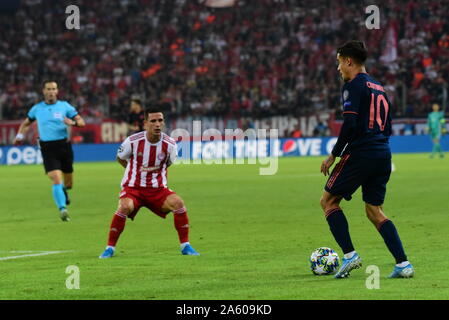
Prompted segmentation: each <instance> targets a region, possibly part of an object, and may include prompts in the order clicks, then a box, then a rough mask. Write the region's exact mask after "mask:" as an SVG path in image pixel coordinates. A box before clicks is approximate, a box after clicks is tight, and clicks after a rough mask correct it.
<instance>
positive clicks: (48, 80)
mask: <svg viewBox="0 0 449 320" xmlns="http://www.w3.org/2000/svg"><path fill="white" fill-rule="evenodd" d="M52 82H54V83H56V84H58V82H57V81H55V80H53V79H46V80H44V81H42V89H45V85H46V84H47V83H52Z"/></svg>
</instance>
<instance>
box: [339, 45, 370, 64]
mask: <svg viewBox="0 0 449 320" xmlns="http://www.w3.org/2000/svg"><path fill="white" fill-rule="evenodd" d="M337 53H338V54H340V56H342V57H345V58H352V59H353V60H354V62H355V63H357V64H364V63H365V61H366V58H367V57H368V51H367V50H366V46H365V44H364V43H363V42H362V41H357V40H351V41H348V42H346V43H345V44H344V45H342V46H341V47H339V48H338V49H337Z"/></svg>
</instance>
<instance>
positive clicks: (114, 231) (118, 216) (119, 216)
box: [108, 212, 126, 247]
mask: <svg viewBox="0 0 449 320" xmlns="http://www.w3.org/2000/svg"><path fill="white" fill-rule="evenodd" d="M125 223H126V215H124V214H123V213H120V212H116V213H115V214H114V217H113V218H112V222H111V229H110V230H109V239H108V246H111V247H115V245H116V244H117V241H118V238H119V237H120V234H121V233H122V231H123V229H125Z"/></svg>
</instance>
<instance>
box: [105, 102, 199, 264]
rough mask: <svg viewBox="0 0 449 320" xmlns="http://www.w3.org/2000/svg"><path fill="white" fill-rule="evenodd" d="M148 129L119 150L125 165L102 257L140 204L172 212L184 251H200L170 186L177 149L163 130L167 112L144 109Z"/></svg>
mask: <svg viewBox="0 0 449 320" xmlns="http://www.w3.org/2000/svg"><path fill="white" fill-rule="evenodd" d="M144 124H145V131H142V132H139V133H136V134H133V135H131V136H129V137H128V138H126V140H125V141H124V142H123V143H122V145H121V146H120V148H119V150H118V153H117V161H118V162H119V163H120V164H121V165H122V166H123V167H124V168H126V170H125V174H124V176H123V179H122V184H121V185H122V190H121V192H120V201H119V205H118V209H117V212H116V213H115V214H114V216H113V218H112V223H111V228H110V230H109V239H108V245H107V247H106V250H105V251H104V252H103V254H102V255H101V256H100V258H111V257H112V256H113V255H114V251H115V245H116V244H117V241H118V238H119V237H120V234H121V233H122V231H123V229H124V228H125V222H126V218H130V219H134V217H135V216H136V214H137V212H138V211H139V209H140V208H141V207H147V208H148V209H150V210H151V211H153V212H154V213H155V214H157V215H158V216H160V217H162V218H164V219H165V217H166V215H167V214H168V213H169V212H171V211H172V212H173V216H174V222H175V229H176V231H177V232H178V236H179V241H180V243H181V253H182V254H183V255H199V253H198V252H196V251H195V249H193V247H192V246H191V245H190V243H189V219H188V217H187V210H186V208H185V206H184V201H183V200H182V199H181V197H180V196H178V195H177V194H176V193H175V192H173V191H172V190H170V189H169V188H167V168H168V167H169V166H170V165H171V164H172V163H173V162H174V161H175V159H176V157H177V153H178V149H177V146H176V142H175V140H173V139H172V138H170V137H169V136H168V135H166V134H165V133H163V132H162V131H163V129H164V126H165V123H164V115H163V113H162V112H161V111H160V109H157V108H153V109H150V110H147V111H146V112H145V121H144Z"/></svg>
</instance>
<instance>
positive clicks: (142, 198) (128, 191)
mask: <svg viewBox="0 0 449 320" xmlns="http://www.w3.org/2000/svg"><path fill="white" fill-rule="evenodd" d="M171 194H175V192H173V191H171V190H170V189H169V188H130V187H124V188H123V189H122V191H121V192H120V199H123V198H130V199H131V200H132V201H133V202H134V211H133V212H132V213H131V214H130V215H129V216H128V218H130V219H132V220H134V217H135V216H136V214H137V211H139V209H140V208H141V207H146V208H148V209H150V210H151V211H153V212H154V213H155V214H157V215H158V216H160V217H161V218H164V219H165V216H166V215H167V214H168V213H169V211H168V212H163V211H162V205H163V204H164V202H165V199H167V197H168V196H169V195H171Z"/></svg>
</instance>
